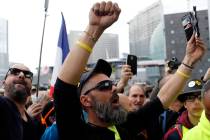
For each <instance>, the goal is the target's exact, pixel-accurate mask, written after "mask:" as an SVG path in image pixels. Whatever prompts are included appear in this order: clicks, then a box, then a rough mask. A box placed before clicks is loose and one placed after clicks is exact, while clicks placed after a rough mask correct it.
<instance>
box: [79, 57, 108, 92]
mask: <svg viewBox="0 0 210 140" xmlns="http://www.w3.org/2000/svg"><path fill="white" fill-rule="evenodd" d="M99 73H102V74H105V75H107V76H108V77H110V76H111V74H112V68H111V65H110V64H109V63H108V62H107V61H105V60H103V59H99V60H98V61H97V62H96V64H95V65H94V66H93V68H92V69H91V70H89V71H87V72H84V73H83V74H82V76H81V78H80V83H79V86H78V94H79V95H80V94H81V91H82V88H83V86H84V85H85V83H86V82H87V81H88V80H89V79H90V78H91V77H92V76H93V75H95V74H99Z"/></svg>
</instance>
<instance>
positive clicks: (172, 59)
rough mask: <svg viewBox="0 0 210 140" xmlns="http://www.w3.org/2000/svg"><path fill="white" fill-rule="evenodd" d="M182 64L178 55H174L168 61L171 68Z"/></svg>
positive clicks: (176, 67) (173, 68) (174, 68)
mask: <svg viewBox="0 0 210 140" xmlns="http://www.w3.org/2000/svg"><path fill="white" fill-rule="evenodd" d="M180 64H181V63H180V62H179V61H178V59H177V58H176V57H172V58H171V60H169V61H168V63H167V65H168V67H169V68H170V70H176V69H178V67H179V65H180Z"/></svg>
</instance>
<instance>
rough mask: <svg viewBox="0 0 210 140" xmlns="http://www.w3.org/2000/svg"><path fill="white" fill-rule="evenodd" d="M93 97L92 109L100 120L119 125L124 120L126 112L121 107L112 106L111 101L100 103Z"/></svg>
mask: <svg viewBox="0 0 210 140" xmlns="http://www.w3.org/2000/svg"><path fill="white" fill-rule="evenodd" d="M92 99H93V109H94V110H95V112H96V115H97V117H98V118H100V119H101V120H102V121H104V122H106V123H109V124H112V125H119V124H122V123H124V122H125V121H126V118H127V114H128V112H127V111H126V110H125V109H124V108H123V107H122V106H119V107H118V108H114V107H113V106H112V104H111V102H108V103H101V102H99V101H96V99H95V98H94V97H92Z"/></svg>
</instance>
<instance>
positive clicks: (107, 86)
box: [83, 80, 114, 95]
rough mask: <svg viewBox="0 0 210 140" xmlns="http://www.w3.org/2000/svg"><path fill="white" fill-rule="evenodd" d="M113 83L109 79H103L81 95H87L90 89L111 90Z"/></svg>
mask: <svg viewBox="0 0 210 140" xmlns="http://www.w3.org/2000/svg"><path fill="white" fill-rule="evenodd" d="M113 85H114V82H113V81H111V80H104V81H101V82H99V83H98V84H97V85H96V86H95V87H93V88H91V89H89V90H87V91H86V92H85V93H84V94H83V95H87V94H88V93H89V92H90V91H92V90H95V89H97V90H99V91H105V90H111V89H112V86H113Z"/></svg>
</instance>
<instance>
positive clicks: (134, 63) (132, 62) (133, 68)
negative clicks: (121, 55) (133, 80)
mask: <svg viewBox="0 0 210 140" xmlns="http://www.w3.org/2000/svg"><path fill="white" fill-rule="evenodd" d="M127 65H130V66H131V71H132V73H133V75H136V74H137V56H135V55H130V54H129V55H128V57H127Z"/></svg>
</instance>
